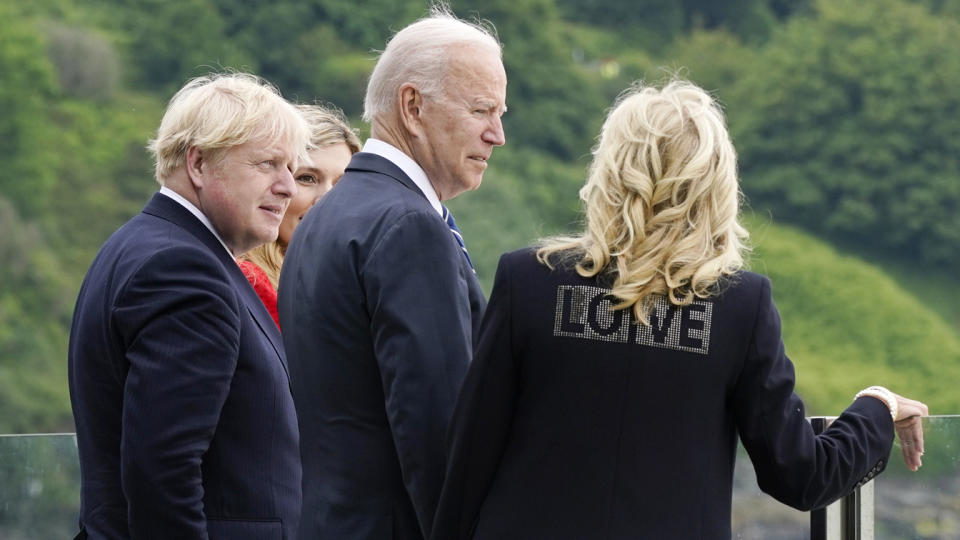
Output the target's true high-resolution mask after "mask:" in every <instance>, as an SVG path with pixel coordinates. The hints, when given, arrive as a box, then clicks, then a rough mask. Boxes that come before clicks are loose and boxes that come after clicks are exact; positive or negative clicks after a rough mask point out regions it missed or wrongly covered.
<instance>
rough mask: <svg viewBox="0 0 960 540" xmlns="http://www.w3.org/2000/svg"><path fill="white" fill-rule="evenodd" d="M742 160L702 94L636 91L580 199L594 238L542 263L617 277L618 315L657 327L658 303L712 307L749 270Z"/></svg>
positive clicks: (690, 88) (611, 120)
mask: <svg viewBox="0 0 960 540" xmlns="http://www.w3.org/2000/svg"><path fill="white" fill-rule="evenodd" d="M740 199H741V194H740V189H739V183H738V179H737V156H736V152H735V151H734V149H733V144H732V143H731V141H730V136H729V134H728V133H727V129H726V125H725V122H724V117H723V112H722V111H721V109H720V106H719V105H718V104H717V103H716V101H714V99H713V98H712V97H711V96H710V95H709V94H708V93H707V92H705V91H704V90H702V89H701V88H699V87H697V86H695V85H694V84H692V83H690V82H687V81H682V80H675V81H673V82H670V83H669V84H667V85H666V86H664V87H663V88H662V89H658V88H656V87H653V86H645V85H642V84H636V85H634V86H633V87H631V88H630V89H628V90H627V91H625V92H624V93H623V94H622V95H621V96H620V98H619V99H618V100H617V103H616V104H615V106H614V107H613V109H612V110H611V111H610V113H609V114H608V116H607V119H606V121H605V122H604V124H603V129H602V131H601V133H600V138H599V142H598V143H597V145H596V146H595V147H594V149H593V162H592V163H591V165H590V169H589V174H588V178H587V182H586V184H585V185H584V186H583V187H582V188H581V189H580V200H581V202H582V204H583V206H584V209H585V214H586V215H585V230H584V231H583V233H581V234H580V235H579V236H575V237H555V238H548V239H546V240H544V241H542V243H541V247H540V248H539V250H538V251H537V258H538V259H539V260H540V262H542V263H543V264H546V265H547V266H549V267H550V268H554V264H555V263H556V262H557V261H558V260H573V261H576V271H577V273H578V274H580V275H581V276H584V277H594V276H597V275H599V274H601V273H605V272H609V273H610V274H611V277H612V278H613V282H612V283H613V284H612V290H611V295H612V296H614V297H615V298H616V299H617V300H619V302H618V303H617V304H615V305H614V309H626V308H632V309H633V313H634V315H635V317H636V319H637V320H638V321H640V322H641V323H643V324H649V312H650V309H651V307H652V305H653V302H654V301H655V298H656V296H657V295H662V296H666V297H668V298H669V299H670V302H672V303H673V304H675V305H687V304H690V303H691V302H693V300H694V298H707V297H709V296H710V295H711V294H713V293H714V292H715V291H716V287H715V285H716V284H717V282H718V280H719V279H720V278H721V277H722V276H725V275H730V274H733V273H735V272H736V271H737V270H739V269H740V268H742V267H743V265H744V253H745V252H746V251H747V247H746V244H745V242H746V239H747V237H748V233H747V231H746V229H744V228H743V226H742V225H741V224H740V222H739V220H738V216H739V210H740Z"/></svg>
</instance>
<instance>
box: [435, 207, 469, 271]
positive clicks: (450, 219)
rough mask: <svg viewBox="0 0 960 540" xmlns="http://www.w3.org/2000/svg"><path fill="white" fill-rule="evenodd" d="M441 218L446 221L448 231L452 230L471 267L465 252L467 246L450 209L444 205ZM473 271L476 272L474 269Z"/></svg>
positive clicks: (467, 254)
mask: <svg viewBox="0 0 960 540" xmlns="http://www.w3.org/2000/svg"><path fill="white" fill-rule="evenodd" d="M443 220H444V221H446V222H447V227H450V232H452V233H453V237H454V238H456V239H457V244H458V245H459V246H460V251H462V252H463V256H464V257H466V258H467V263H468V264H469V265H470V268H473V261H471V260H470V254H469V253H467V246H466V244H464V243H463V235H462V234H460V229H458V228H457V222H456V221H454V219H453V214H451V213H450V209H449V208H447V207H446V206H444V207H443ZM474 272H476V270H475V269H474Z"/></svg>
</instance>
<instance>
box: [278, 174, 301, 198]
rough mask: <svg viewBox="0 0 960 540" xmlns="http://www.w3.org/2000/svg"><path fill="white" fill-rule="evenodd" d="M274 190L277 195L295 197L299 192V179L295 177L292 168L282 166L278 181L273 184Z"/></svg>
mask: <svg viewBox="0 0 960 540" xmlns="http://www.w3.org/2000/svg"><path fill="white" fill-rule="evenodd" d="M273 192H274V193H276V194H277V195H282V196H285V197H289V198H293V197H294V196H295V195H296V194H297V181H296V180H294V179H293V173H292V172H290V169H288V168H286V167H282V168H281V170H280V174H279V177H278V178H277V181H276V182H274V184H273Z"/></svg>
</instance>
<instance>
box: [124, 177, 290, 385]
mask: <svg viewBox="0 0 960 540" xmlns="http://www.w3.org/2000/svg"><path fill="white" fill-rule="evenodd" d="M143 212H144V213H145V214H150V215H153V216H156V217H159V218H162V219H165V220H167V221H169V222H171V223H174V224H176V225H178V226H179V227H182V228H183V229H185V230H186V231H188V232H189V233H190V234H192V235H193V236H195V237H196V238H197V240H199V241H200V242H201V243H203V245H205V246H206V247H207V248H208V249H209V250H210V251H211V252H213V253H214V254H216V256H217V259H219V260H220V262H221V264H223V267H224V268H225V269H226V271H227V274H228V275H229V276H230V280H231V281H232V282H233V287H234V289H235V290H236V291H237V292H238V293H240V297H241V298H242V299H243V303H244V304H246V308H247V312H248V313H250V316H251V317H253V320H254V321H255V322H256V323H257V326H259V327H260V331H261V332H262V333H263V335H264V336H265V337H266V338H267V341H269V342H270V345H271V346H272V347H273V350H274V351H276V353H277V357H278V358H279V359H280V363H281V364H282V365H283V371H284V372H286V374H287V382H288V383H289V381H290V371H289V370H288V369H287V358H286V355H285V354H284V352H283V345H282V343H283V340H282V338H281V336H280V331H279V330H278V329H277V325H276V323H274V322H273V318H271V317H270V313H269V312H267V308H266V307H265V306H264V305H263V301H261V300H260V297H259V296H257V293H256V291H254V290H253V287H252V286H251V285H250V282H249V281H247V278H246V277H245V276H244V275H243V271H242V270H240V265H238V264H237V261H236V260H234V258H233V257H231V256H230V254H229V253H227V250H226V249H224V247H223V245H222V244H221V243H220V241H219V240H217V237H216V236H214V235H213V233H212V232H210V229H208V228H207V227H206V225H204V224H203V223H201V222H200V220H198V219H197V218H196V216H194V215H193V214H191V213H190V211H189V210H187V209H186V208H184V207H183V206H182V205H180V203H178V202H176V201H174V200H173V199H171V198H170V197H167V196H166V195H161V194H159V193H157V194H154V196H153V198H151V199H150V201H149V202H148V203H147V206H146V207H144V209H143Z"/></svg>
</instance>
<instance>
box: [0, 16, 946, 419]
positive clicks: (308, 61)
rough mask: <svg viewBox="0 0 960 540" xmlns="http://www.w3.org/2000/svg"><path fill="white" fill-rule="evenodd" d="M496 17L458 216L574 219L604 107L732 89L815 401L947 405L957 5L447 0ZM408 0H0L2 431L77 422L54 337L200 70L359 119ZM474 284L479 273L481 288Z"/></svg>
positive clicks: (518, 241)
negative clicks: (170, 110)
mask: <svg viewBox="0 0 960 540" xmlns="http://www.w3.org/2000/svg"><path fill="white" fill-rule="evenodd" d="M451 5H452V7H453V9H454V10H455V11H456V12H457V13H458V14H459V15H460V16H463V17H473V16H476V15H479V16H480V17H483V18H485V19H488V20H490V21H491V22H492V23H493V24H494V25H495V26H496V27H497V29H498V31H499V34H500V38H501V40H502V41H503V43H504V45H505V48H504V60H505V64H506V68H507V74H508V77H509V86H508V104H509V106H510V111H509V112H508V113H507V115H506V116H505V117H504V121H505V124H506V132H507V140H508V143H507V146H506V147H504V148H502V149H498V150H497V151H496V152H494V156H493V159H492V160H491V166H490V169H489V170H488V172H487V175H486V177H485V180H484V185H483V186H482V187H481V189H480V190H479V191H477V192H476V193H468V194H465V195H463V196H461V197H459V198H458V199H456V200H455V201H452V203H451V207H452V208H453V210H454V212H455V213H456V215H457V221H458V223H459V224H460V226H461V229H462V230H463V232H464V236H465V237H466V240H467V245H468V247H469V249H470V253H471V256H472V257H473V260H474V261H475V262H476V266H477V271H478V274H479V276H480V277H481V280H482V281H483V283H484V285H485V287H488V288H489V285H490V282H491V280H492V277H493V273H494V270H495V268H496V264H497V258H498V256H499V254H500V253H502V252H504V251H507V250H511V249H515V248H518V247H521V246H523V245H526V244H529V243H530V242H532V241H533V240H535V239H536V238H538V237H540V236H543V235H548V234H555V233H559V232H565V231H566V232H568V231H572V230H574V229H576V228H577V227H578V220H579V209H578V202H577V197H576V193H577V189H578V188H579V186H580V184H581V183H582V181H583V178H584V171H585V167H586V164H587V163H588V160H589V153H590V147H591V146H592V144H593V143H594V137H595V135H596V133H597V131H598V129H599V126H600V123H601V121H602V119H603V115H604V112H605V110H606V108H607V107H609V105H610V104H611V102H612V101H613V100H614V99H615V97H616V96H617V94H618V93H619V92H620V91H622V90H623V89H624V88H626V87H627V86H629V85H630V84H631V82H632V81H635V80H639V79H642V80H646V81H648V82H658V81H662V80H664V79H666V78H668V77H669V76H671V75H672V74H679V75H681V76H683V77H686V78H689V79H691V80H693V81H695V82H696V83H698V84H700V85H701V86H704V87H705V88H707V89H709V90H711V91H713V92H714V94H715V95H716V96H717V97H718V98H719V100H720V101H721V102H722V103H723V105H724V107H725V109H726V111H727V115H728V122H729V125H730V129H731V132H732V133H733V135H734V142H735V145H736V146H737V149H738V151H739V153H740V159H741V162H740V170H741V176H742V184H743V190H744V192H745V194H746V196H747V211H746V213H747V216H746V217H747V221H748V225H749V227H750V229H751V231H752V233H753V240H752V241H753V244H754V245H755V251H754V253H753V256H752V268H753V269H755V270H756V271H759V272H761V273H765V274H768V275H770V276H771V277H772V279H773V283H774V295H775V299H776V301H777V304H778V306H779V308H780V310H781V314H782V315H783V318H784V321H785V325H784V334H785V340H786V343H787V351H788V353H789V354H790V355H791V357H792V358H793V360H794V362H795V364H796V366H797V372H798V388H799V391H800V393H801V395H802V396H803V397H804V398H805V400H806V401H807V403H808V410H807V412H808V414H835V413H837V412H839V410H840V409H841V408H842V407H844V406H845V405H846V404H847V403H848V402H849V400H850V397H851V396H852V395H853V393H855V392H856V391H857V390H859V389H860V388H862V387H863V386H866V385H868V384H878V383H879V384H886V385H888V386H890V387H891V388H892V389H894V390H895V391H898V392H900V393H904V394H909V395H912V396H914V397H918V398H922V399H924V400H925V401H927V402H928V403H929V405H930V406H931V412H932V413H960V393H958V392H957V391H956V390H955V388H956V385H957V382H958V381H960V303H958V300H960V280H958V279H957V277H956V276H957V274H958V273H957V270H958V268H960V91H958V90H957V89H958V88H960V54H958V49H957V47H956V43H955V36H957V35H960V0H868V1H855V0H487V1H479V0H477V1H473V0H453V1H452V2H451ZM426 9H427V4H426V3H425V1H424V0H362V1H359V2H358V1H355V0H272V1H271V2H258V1H255V0H179V1H176V2H170V1H167V0H134V1H121V0H33V1H31V2H22V1H20V0H0V433H4V432H12V433H27V432H46V431H72V430H73V422H72V417H71V414H70V407H69V396H68V393H67V384H66V343H67V337H68V331H69V324H70V316H71V312H72V309H73V302H74V300H75V298H76V294H77V290H78V288H79V284H80V281H81V280H82V278H83V275H84V273H85V271H86V269H87V266H88V265H89V263H90V261H91V260H92V259H93V257H94V255H95V253H96V251H97V249H98V248H99V246H100V244H102V243H103V241H104V240H105V239H106V238H107V236H109V234H110V233H111V232H112V231H113V230H114V229H115V228H116V227H117V226H119V225H120V224H121V223H123V222H124V221H125V220H127V219H128V218H129V217H130V216H132V215H134V214H135V213H137V212H139V210H140V208H141V207H142V205H143V203H144V202H145V201H146V199H147V198H148V197H149V196H150V194H151V193H152V192H153V191H155V190H156V188H157V186H156V184H155V183H154V181H153V178H152V166H151V163H150V160H149V157H148V155H147V153H146V151H145V149H144V146H145V144H146V141H147V139H148V138H149V137H150V136H151V135H152V133H153V131H154V130H155V129H156V127H157V125H158V123H159V120H160V116H161V115H162V112H163V109H164V107H165V104H166V101H167V100H168V99H169V98H170V96H171V95H172V93H173V92H174V91H175V90H176V89H177V88H179V87H180V86H181V85H182V84H183V82H184V81H185V80H186V79H187V78H189V77H191V76H196V75H200V74H203V73H206V72H208V71H210V70H218V69H222V68H234V69H240V70H247V71H252V72H254V73H257V74H259V75H262V76H264V77H266V78H268V79H269V80H271V81H272V82H274V83H275V84H276V85H277V86H278V87H279V88H280V89H281V90H282V92H283V93H284V95H285V96H287V97H288V98H291V99H294V100H298V101H305V102H312V101H315V100H319V101H323V102H332V103H334V104H336V105H338V106H340V107H341V108H342V109H343V110H344V111H345V112H346V113H347V114H348V115H349V116H350V117H351V119H353V121H354V125H356V126H357V127H359V128H361V131H365V129H366V127H365V126H362V125H361V123H360V121H359V115H360V112H361V107H362V94H363V89H364V87H365V84H366V77H367V75H368V73H369V71H370V69H371V67H372V65H373V61H374V57H375V50H376V49H380V48H382V47H383V45H384V43H385V41H386V39H387V38H388V37H389V36H390V34H391V33H392V32H393V31H395V30H396V29H399V28H401V27H403V26H404V25H405V24H407V23H408V22H410V21H412V20H414V19H416V18H417V17H419V16H421V15H422V14H423V13H424V12H425V10H426ZM488 290H489V289H488Z"/></svg>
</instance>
